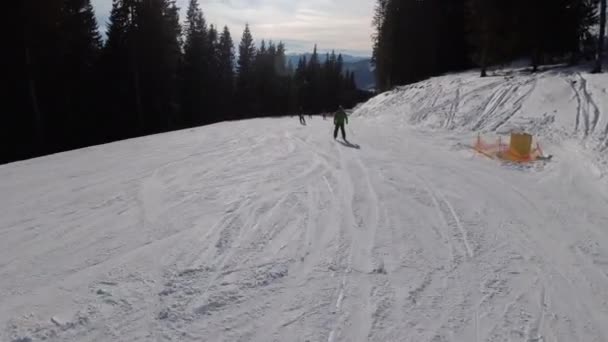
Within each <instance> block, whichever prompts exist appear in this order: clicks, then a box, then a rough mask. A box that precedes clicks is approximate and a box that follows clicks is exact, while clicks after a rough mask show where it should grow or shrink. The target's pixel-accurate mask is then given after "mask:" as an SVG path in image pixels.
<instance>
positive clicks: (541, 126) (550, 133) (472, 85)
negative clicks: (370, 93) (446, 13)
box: [354, 69, 608, 151]
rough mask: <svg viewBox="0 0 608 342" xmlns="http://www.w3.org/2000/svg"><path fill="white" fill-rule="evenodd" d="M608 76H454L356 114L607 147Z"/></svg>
mask: <svg viewBox="0 0 608 342" xmlns="http://www.w3.org/2000/svg"><path fill="white" fill-rule="evenodd" d="M607 88H608V75H606V74H599V75H593V74H588V73H582V72H578V71H576V70H573V69H561V70H560V69H554V70H551V71H547V72H542V73H538V74H530V73H527V72H525V71H513V72H508V73H507V74H506V75H505V76H492V77H487V78H479V76H478V73H477V72H467V73H462V74H452V75H447V76H442V77H436V78H432V79H429V80H426V81H423V82H419V83H416V84H412V85H408V86H404V87H399V88H397V89H395V90H393V91H390V92H387V93H384V94H380V95H378V96H377V97H375V98H373V99H372V100H370V101H369V102H368V103H366V104H364V105H363V106H361V107H360V108H358V109H357V110H356V112H355V113H354V114H355V115H359V116H365V117H378V116H387V115H389V116H394V117H395V118H394V120H396V121H397V122H402V123H406V124H408V125H413V126H417V127H425V128H428V129H448V130H456V131H463V132H469V131H474V132H481V133H488V132H496V133H498V134H501V133H509V132H511V131H517V130H520V131H521V130H523V131H527V132H530V133H532V134H534V135H536V136H539V137H541V138H542V139H543V140H547V139H549V140H551V141H552V142H559V141H564V140H568V139H578V140H580V141H583V142H584V145H585V146H586V147H588V148H591V149H595V150H599V151H605V150H606V149H607V148H608V93H607Z"/></svg>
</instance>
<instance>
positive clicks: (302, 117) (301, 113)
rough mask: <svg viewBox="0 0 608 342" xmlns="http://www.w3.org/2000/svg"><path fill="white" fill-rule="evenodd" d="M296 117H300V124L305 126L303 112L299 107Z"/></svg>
mask: <svg viewBox="0 0 608 342" xmlns="http://www.w3.org/2000/svg"><path fill="white" fill-rule="evenodd" d="M298 115H299V116H300V124H302V125H306V119H305V118H304V111H303V110H302V107H300V111H299V112H298Z"/></svg>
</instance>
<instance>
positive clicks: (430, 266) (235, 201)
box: [0, 69, 608, 342]
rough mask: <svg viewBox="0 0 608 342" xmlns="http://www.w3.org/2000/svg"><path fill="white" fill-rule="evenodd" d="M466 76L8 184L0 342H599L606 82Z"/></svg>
mask: <svg viewBox="0 0 608 342" xmlns="http://www.w3.org/2000/svg"><path fill="white" fill-rule="evenodd" d="M476 76H477V75H476V73H473V72H471V73H463V74H453V75H448V76H444V77H438V78H434V79H431V80H428V81H425V82H421V83H418V84H414V85H411V86H408V87H403V88H401V89H397V90H395V91H392V92H389V93H386V94H382V95H380V96H378V97H376V98H374V99H372V100H371V101H369V102H368V103H366V104H364V105H362V106H360V107H359V108H358V109H357V110H356V111H355V113H353V115H352V116H351V124H350V125H349V126H348V128H347V133H348V134H349V137H350V140H351V142H352V143H356V144H358V145H360V148H354V147H353V146H348V145H345V144H342V143H340V142H335V141H333V139H332V138H331V133H332V132H331V131H332V127H331V122H330V120H327V121H324V120H322V119H321V118H318V117H315V118H314V119H312V120H309V125H308V126H300V125H299V124H298V119H297V117H294V118H280V119H256V120H248V121H242V122H229V123H221V124H216V125H212V126H208V127H203V128H198V129H192V130H185V131H180V132H173V133H168V134H162V135H157V136H150V137H145V138H139V139H133V140H128V141H122V142H118V143H113V144H108V145H103V146H97V147H92V148H87V149H82V150H78V151H73V152H68V153H62V154H57V155H52V156H48V157H44V158H38V159H33V160H29V161H24V162H19V163H13V164H9V165H4V166H0V341H7V342H30V341H42V340H45V341H260V342H261V341H302V342H304V341H310V342H316V341H323V342H326V341H327V342H338V341H411V342H424V341H428V342H444V341H446V342H447V341H463V342H477V341H496V342H498V341H525V342H531V341H538V342H540V341H543V342H548V341H552V342H553V341H566V342H577V341H581V342H583V341H584V342H606V341H608V325H607V324H606V323H607V322H608V186H607V181H606V175H607V173H606V172H607V171H608V164H607V162H606V160H607V158H606V153H607V152H608V150H607V147H608V95H607V94H606V88H608V77H607V76H606V75H599V76H593V75H588V74H585V73H578V72H576V71H575V70H563V69H555V70H553V71H548V72H545V73H540V74H538V75H533V76H531V75H526V74H520V73H518V72H513V73H511V74H509V75H508V76H507V77H503V76H500V77H489V78H486V79H480V78H478V77H476ZM513 128H524V129H527V130H529V131H531V132H532V133H534V134H536V135H538V136H539V139H540V142H541V143H542V144H543V147H544V148H545V150H546V151H547V153H550V154H553V155H554V160H553V161H552V162H551V163H547V164H543V165H541V164H538V165H536V166H533V167H527V168H524V167H516V166H512V165H500V164H499V163H497V162H496V161H492V160H488V159H486V158H484V157H481V156H479V155H476V154H474V153H473V152H472V151H471V150H470V148H468V147H467V144H470V143H472V141H473V139H474V138H475V136H476V134H477V132H483V133H484V134H487V135H494V134H496V132H499V133H500V132H507V131H509V130H510V129H513Z"/></svg>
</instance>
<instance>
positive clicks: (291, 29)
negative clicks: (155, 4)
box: [92, 0, 375, 56]
mask: <svg viewBox="0 0 608 342" xmlns="http://www.w3.org/2000/svg"><path fill="white" fill-rule="evenodd" d="M92 2H93V6H94V7H95V11H96V14H97V20H98V23H99V26H100V28H101V30H102V31H105V27H106V25H107V22H108V17H109V14H110V9H111V8H112V0H92ZM177 3H178V6H179V7H180V8H181V15H180V17H181V19H182V20H183V18H184V17H185V12H186V8H187V6H188V0H177ZM199 4H200V6H201V9H202V10H203V14H204V16H205V19H206V20H207V23H208V24H214V25H216V26H217V27H223V26H224V25H227V26H228V27H229V28H230V33H231V34H232V38H233V40H234V41H235V45H238V42H239V41H240V38H241V33H242V31H243V29H244V27H245V24H246V23H249V26H250V29H251V32H252V34H253V37H254V39H256V41H259V40H261V39H266V40H268V39H272V40H273V41H279V40H281V41H283V42H284V43H285V45H286V48H287V53H302V52H311V51H312V49H313V46H314V44H315V43H316V44H318V48H319V51H321V52H324V51H327V50H332V49H335V50H336V51H337V52H341V53H348V54H352V55H356V56H370V55H371V49H372V43H371V35H372V24H371V21H372V15H373V9H374V4H375V0H199Z"/></svg>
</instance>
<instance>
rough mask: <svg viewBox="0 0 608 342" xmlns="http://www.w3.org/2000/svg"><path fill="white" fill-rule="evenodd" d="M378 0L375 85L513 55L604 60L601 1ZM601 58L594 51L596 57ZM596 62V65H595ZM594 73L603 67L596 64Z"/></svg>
mask: <svg viewBox="0 0 608 342" xmlns="http://www.w3.org/2000/svg"><path fill="white" fill-rule="evenodd" d="M599 3H600V1H599V0H533V1H530V0H509V1H504V0H377V3H376V12H375V15H374V22H373V24H374V26H375V35H374V37H373V40H374V52H373V59H374V62H375V65H376V75H377V82H378V87H379V88H380V89H389V88H391V87H393V86H396V85H402V84H407V83H412V82H416V81H419V80H422V79H424V78H427V77H429V76H434V75H438V74H441V73H445V72H448V71H457V70H462V69H467V68H471V67H479V68H480V69H481V75H482V76H486V75H487V69H488V68H489V67H492V66H496V65H501V64H505V63H508V62H511V61H513V60H517V59H522V60H528V61H530V70H531V71H537V69H538V67H539V66H540V65H543V64H553V63H567V64H577V63H580V62H583V61H585V60H593V59H596V58H597V60H598V61H601V60H602V57H601V52H602V48H603V42H602V39H603V32H602V34H600V38H599V39H598V38H597V36H596V35H597V34H596V33H595V32H594V31H597V29H596V28H597V24H598V20H599V19H600V15H599V14H600V13H604V15H603V16H601V21H602V24H601V25H600V26H601V27H602V29H603V27H604V22H605V8H606V7H605V6H606V0H601V6H602V7H601V8H602V10H601V11H600V10H598V9H599ZM598 56H599V57H598ZM598 66H599V67H598ZM598 66H596V71H601V64H599V65H598Z"/></svg>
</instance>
